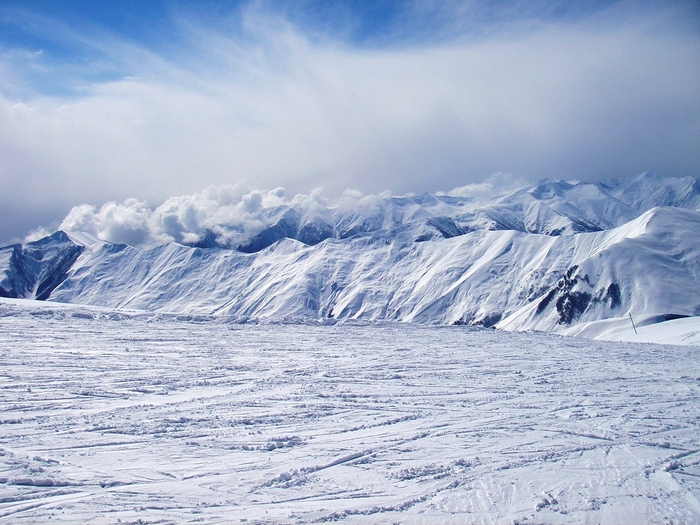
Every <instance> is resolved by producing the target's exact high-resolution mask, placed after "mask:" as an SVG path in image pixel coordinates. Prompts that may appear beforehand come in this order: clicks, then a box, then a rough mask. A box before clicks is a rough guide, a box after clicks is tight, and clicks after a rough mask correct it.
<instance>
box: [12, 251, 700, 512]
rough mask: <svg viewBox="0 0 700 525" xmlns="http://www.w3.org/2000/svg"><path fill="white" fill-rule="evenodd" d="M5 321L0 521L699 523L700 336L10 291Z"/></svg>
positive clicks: (681, 324)
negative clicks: (235, 311)
mask: <svg viewBox="0 0 700 525" xmlns="http://www.w3.org/2000/svg"><path fill="white" fill-rule="evenodd" d="M293 252H294V250H293V249H291V251H289V252H287V253H293ZM636 320H637V321H638V322H639V324H640V326H639V328H638V329H639V331H640V334H641V335H644V334H647V335H650V334H652V331H653V330H655V329H656V328H659V327H664V328H666V327H670V326H673V327H678V331H677V332H674V333H680V332H682V331H684V330H685V331H688V332H689V331H690V330H691V324H693V323H695V326H697V319H692V318H689V319H676V320H670V321H666V322H662V323H655V324H645V323H646V322H648V321H650V320H653V319H651V318H648V319H643V318H641V317H640V318H638V319H636ZM609 323H612V321H610V322H609ZM589 326H593V325H589ZM608 328H610V329H611V330H612V329H613V328H614V327H613V326H612V324H610V326H609V327H608ZM591 330H592V328H591ZM674 330H675V328H674ZM647 331H649V332H647ZM0 333H2V334H3V335H2V338H0V363H1V370H2V375H0V429H2V430H1V432H0V522H2V523H37V522H41V523H45V522H58V523H95V524H102V523H105V524H106V523H110V524H113V523H117V522H121V523H135V522H140V523H156V522H157V523H190V522H203V523H241V522H246V523H316V522H327V521H335V520H337V521H340V522H343V523H408V524H411V523H520V524H526V523H604V524H608V523H692V522H699V521H700V502H699V501H698V494H700V432H699V429H698V425H699V424H700V402H699V400H700V348H698V347H697V346H664V345H658V344H643V343H632V342H621V343H620V342H617V343H612V342H606V341H593V340H590V339H584V338H576V337H561V336H557V335H552V334H543V333H508V332H503V331H499V330H492V329H484V328H474V327H465V326H451V327H436V326H422V325H412V324H398V323H373V324H368V323H364V322H333V321H326V322H325V323H319V322H311V321H309V322H306V323H303V324H302V323H297V324H285V323H281V322H273V321H269V322H266V323H260V324H237V323H236V322H234V319H231V318H227V317H221V316H219V317H210V316H196V315H191V314H188V315H184V314H182V315H181V314H163V313H154V312H147V313H146V312H135V311H124V310H113V309H109V308H99V307H85V306H76V305H61V304H52V303H49V302H45V303H40V302H32V301H26V300H11V299H7V300H2V302H0ZM619 333H620V334H622V332H619ZM599 335H600V334H599ZM686 342H687V341H686Z"/></svg>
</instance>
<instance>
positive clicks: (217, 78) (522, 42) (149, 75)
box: [0, 8, 700, 239]
mask: <svg viewBox="0 0 700 525" xmlns="http://www.w3.org/2000/svg"><path fill="white" fill-rule="evenodd" d="M618 14H619V13H618ZM623 15H625V16H621V17H619V19H618V20H610V19H609V18H604V17H603V19H602V21H601V20H600V18H601V17H598V18H593V19H584V20H583V21H579V22H568V23H566V24H563V23H562V24H557V23H548V24H547V23H540V24H537V25H536V27H533V26H532V24H530V22H529V21H525V23H523V24H522V25H521V26H518V25H517V24H511V25H510V29H508V31H504V32H495V33H493V34H491V35H489V36H485V37H482V38H480V39H479V40H478V41H469V40H465V39H460V38H455V39H452V40H449V41H445V42H443V43H439V44H430V45H424V46H408V47H395V48H391V49H371V48H369V49H357V48H353V47H351V46H349V45H348V44H347V43H343V42H338V41H333V40H331V39H328V38H325V39H324V38H314V39H310V38H308V37H307V36H306V35H305V34H303V33H301V32H299V31H297V30H296V29H294V28H293V27H292V26H291V25H290V24H289V23H287V22H285V20H283V19H279V18H276V17H271V16H268V15H267V14H266V13H265V11H264V10H262V11H261V9H260V8H257V10H256V9H252V10H251V11H250V12H249V14H248V18H246V20H245V24H244V25H245V30H246V31H247V33H246V35H247V38H248V40H244V41H241V39H240V38H239V37H232V36H230V35H228V34H226V33H225V32H222V31H211V30H207V29H206V28H205V27H202V26H197V25H196V24H194V23H192V22H190V23H189V25H188V27H187V28H186V34H185V35H184V36H185V37H186V38H185V39H184V40H183V41H185V42H189V44H187V45H188V46H189V47H188V48H187V52H186V53H185V54H182V55H179V56H177V57H175V58H173V57H172V56H168V57H166V56H157V55H155V54H154V53H152V52H148V51H146V50H144V49H138V48H135V47H134V46H133V45H127V44H124V43H120V42H118V41H114V40H110V45H109V46H107V45H105V44H104V43H101V44H100V45H101V48H102V49H105V52H106V53H107V52H108V53H110V57H112V59H113V60H114V61H115V62H119V63H120V64H122V66H123V67H125V68H128V69H129V71H130V73H131V74H132V75H133V76H132V77H130V78H124V79H122V80H114V81H110V82H104V83H92V84H88V85H86V86H85V89H84V90H83V92H82V94H81V95H80V96H77V97H75V96H74V97H68V98H65V97H57V96H53V97H48V96H39V95H36V96H32V95H31V93H25V95H24V96H22V97H17V96H14V97H13V96H10V95H7V93H10V91H11V90H9V89H5V90H3V93H4V94H3V95H0V208H5V209H10V203H13V204H12V205H13V206H19V207H20V208H22V207H24V208H37V207H39V208H42V209H47V210H48V209H50V210H52V213H53V214H54V216H60V214H61V213H65V212H61V211H60V210H65V209H67V208H68V207H70V206H71V205H73V204H75V203H77V202H89V203H93V204H97V203H101V202H105V201H114V202H118V201H124V200H125V199H128V198H130V197H136V198H137V199H138V202H142V201H143V200H148V201H149V202H154V203H162V202H164V204H163V206H166V204H167V206H166V208H163V210H162V211H159V212H158V213H159V214H160V215H159V216H158V217H157V218H156V219H153V217H150V218H149V219H148V220H157V222H158V224H160V227H161V228H162V231H161V233H159V235H163V236H164V238H165V237H176V236H177V235H178V234H183V235H184V234H188V235H189V234H192V233H194V230H193V229H192V226H191V224H195V223H196V224H198V225H199V224H200V217H201V214H202V213H203V211H202V210H203V209H204V210H207V209H208V206H209V204H210V203H211V202H215V203H217V206H219V207H220V209H222V210H227V209H234V208H235V209H236V210H237V213H238V212H241V213H249V214H254V212H255V211H256V209H258V208H259V207H260V206H261V205H262V201H264V200H265V199H267V200H268V201H269V200H271V199H274V198H283V197H282V196H279V195H277V196H274V195H271V194H269V193H265V194H256V193H250V192H247V193H246V195H247V197H246V199H247V200H246V201H245V202H243V201H242V200H241V198H242V194H240V191H239V190H235V189H233V190H226V191H224V190H207V191H224V194H223V195H218V194H217V195H214V194H205V193H206V192H205V193H203V194H202V195H201V196H200V198H198V199H195V201H190V200H188V201H187V202H186V203H183V202H180V201H177V199H175V200H173V199H168V198H169V197H170V196H172V195H180V194H188V193H189V194H192V193H193V192H196V191H198V190H199V189H200V188H202V187H204V186H208V185H212V186H213V187H216V188H221V187H227V186H226V185H232V184H233V185H235V184H238V185H239V186H238V187H241V188H242V187H244V186H245V187H247V186H252V187H268V188H270V187H272V188H274V187H277V186H279V185H283V186H284V187H285V188H287V189H289V190H290V191H291V192H292V193H304V194H308V193H309V192H310V191H311V190H312V189H313V188H315V187H318V186H323V187H324V188H326V191H327V192H329V193H331V194H340V193H341V192H342V190H343V189H345V188H348V187H351V188H358V189H359V190H361V191H363V192H370V193H377V192H380V191H383V190H387V189H390V190H391V191H394V192H399V193H404V192H408V191H413V192H422V191H436V190H440V189H443V190H444V189H449V188H453V187H456V186H464V185H465V184H467V185H469V184H475V183H477V182H479V181H481V180H482V179H484V177H486V176H487V175H489V174H491V173H494V172H504V173H513V174H515V176H517V177H521V178H523V179H528V180H533V179H538V178H542V177H562V178H579V179H583V180H590V179H600V178H604V177H607V176H624V175H628V174H634V173H638V172H641V171H645V170H651V171H656V172H660V173H665V174H668V175H688V174H692V175H697V166H698V165H700V144H699V141H700V139H699V138H698V137H700V88H699V87H698V83H697V79H698V78H700V38H699V36H698V34H697V32H692V31H687V30H676V29H677V28H676V25H674V24H675V22H674V20H676V18H678V17H677V14H674V12H672V11H668V12H666V11H663V12H661V11H653V12H647V13H646V14H645V15H644V16H640V17H631V16H629V15H628V14H625V13H623ZM601 16H602V15H601ZM674 17H675V18H674ZM669 20H670V21H669ZM513 26H515V28H513ZM13 64H15V62H12V63H11V64H10V63H7V62H5V63H4V64H3V69H8V68H9V69H10V70H11V72H12V73H13V75H12V76H8V77H7V78H16V77H18V76H19V73H18V72H17V71H16V66H14V65H13ZM13 67H14V68H15V69H13ZM18 82H19V81H18ZM20 98H21V101H20ZM485 184H488V182H486V183H485ZM222 185H224V186H222ZM235 187H236V186H234V188H235ZM227 191H230V192H232V193H226V192H227ZM237 192H238V193H237ZM226 199H230V202H229V201H226ZM224 202H229V203H228V204H224ZM234 202H235V204H233V203H234ZM18 203H19V204H18ZM103 208H104V207H103ZM137 208H138V206H137V205H136V204H135V203H132V204H130V205H126V203H124V204H122V205H117V204H115V205H114V206H112V207H111V208H109V209H108V210H103V209H100V210H99V212H98V211H97V210H96V211H95V212H94V214H97V215H99V216H103V215H105V214H107V213H111V214H113V218H114V221H115V224H116V223H119V224H121V226H120V227H119V228H117V229H115V230H114V231H112V232H111V233H109V235H110V236H113V237H114V238H123V239H137V238H138V236H139V235H142V232H143V229H142V228H143V221H145V220H147V218H146V215H147V213H146V212H145V211H144V212H142V213H141V212H138V209H137ZM127 209H128V210H129V212H128V213H127V211H126V210H127ZM156 210H161V207H157V208H156ZM156 210H154V211H153V213H156ZM71 213H72V212H71ZM120 214H124V215H120ZM0 219H2V217H0ZM119 221H121V222H119ZM192 221H194V222H192ZM98 222H99V221H98ZM33 226H35V225H28V226H27V227H26V229H25V230H24V231H27V230H28V229H29V228H30V227H33ZM251 227H252V225H251ZM96 228H98V226H96ZM115 228H116V227H115ZM149 231H150V230H149ZM8 235H17V232H10V233H9V234H8Z"/></svg>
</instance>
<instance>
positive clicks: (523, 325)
mask: <svg viewBox="0 0 700 525" xmlns="http://www.w3.org/2000/svg"><path fill="white" fill-rule="evenodd" d="M699 209H700V182H699V181H698V180H697V179H693V178H685V179H673V178H662V177H658V176H655V175H650V174H643V175H640V176H638V177H636V178H633V179H627V180H624V181H620V180H615V181H610V182H606V183H598V184H589V183H567V182H563V181H542V182H540V183H538V184H536V185H533V186H532V187H529V188H525V189H522V190H518V191H516V192H514V193H511V194H508V195H504V196H500V197H498V198H495V199H492V200H485V199H483V198H476V197H473V196H470V195H461V196H453V195H430V194H424V195H420V196H407V197H381V196H377V197H376V198H375V199H374V200H372V201H371V202H370V204H369V205H368V204H367V201H365V205H364V206H363V207H362V208H361V209H348V208H342V207H336V208H319V207H314V208H313V209H309V208H308V207H307V208H304V207H303V206H299V205H289V206H277V207H275V208H271V209H268V210H265V213H266V217H267V219H268V225H267V227H266V228H265V229H263V230H262V231H261V232H259V233H257V234H256V235H255V236H252V237H250V238H249V239H248V240H247V241H246V242H245V243H242V244H240V245H239V246H238V247H237V249H231V248H222V247H220V246H219V245H218V244H219V243H218V242H217V239H216V236H215V235H214V233H213V232H212V233H211V235H209V236H208V238H207V237H206V236H205V237H204V238H203V239H200V240H198V241H197V242H196V243H194V244H196V245H197V246H186V245H184V244H178V243H169V244H165V245H161V246H157V247H155V248H151V249H137V248H134V247H131V246H127V245H124V244H112V243H108V242H105V241H100V240H98V239H95V238H94V237H90V236H89V235H84V234H80V233H68V234H66V233H63V232H56V233H55V234H53V235H52V236H50V237H47V238H45V239H41V240H39V241H36V242H33V243H27V244H26V245H24V246H20V245H14V246H9V247H5V248H2V249H0V272H3V273H0V276H3V280H2V281H1V282H0V296H6V297H29V298H37V299H50V300H52V301H58V302H70V303H80V304H90V305H100V306H109V307H117V308H134V309H146V310H158V311H168V312H178V313H188V314H195V313H196V314H220V315H231V316H236V317H240V318H310V319H329V318H332V319H363V320H395V321H404V322H421V323H450V324H452V323H458V324H478V325H483V326H495V327H497V328H504V329H508V330H523V329H537V330H552V331H565V330H567V329H570V327H571V325H573V324H576V323H584V322H591V321H597V320H600V319H607V318H612V317H621V316H626V315H627V313H628V312H631V313H632V314H633V315H638V314H639V315H642V314H643V315H656V316H659V317H658V318H659V319H664V318H672V317H678V316H692V315H700V212H699V211H698V210H699Z"/></svg>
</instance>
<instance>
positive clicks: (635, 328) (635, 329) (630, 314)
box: [627, 312, 638, 334]
mask: <svg viewBox="0 0 700 525" xmlns="http://www.w3.org/2000/svg"><path fill="white" fill-rule="evenodd" d="M627 313H628V314H629V316H630V322H631V323H632V329H633V330H634V333H635V334H637V333H638V332H637V327H636V326H634V320H632V312H627Z"/></svg>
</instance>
